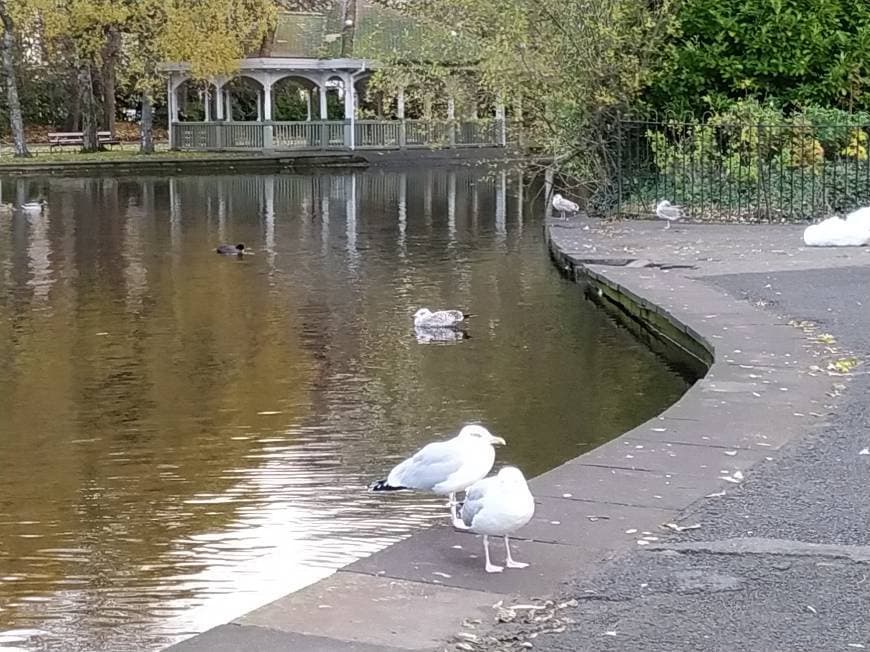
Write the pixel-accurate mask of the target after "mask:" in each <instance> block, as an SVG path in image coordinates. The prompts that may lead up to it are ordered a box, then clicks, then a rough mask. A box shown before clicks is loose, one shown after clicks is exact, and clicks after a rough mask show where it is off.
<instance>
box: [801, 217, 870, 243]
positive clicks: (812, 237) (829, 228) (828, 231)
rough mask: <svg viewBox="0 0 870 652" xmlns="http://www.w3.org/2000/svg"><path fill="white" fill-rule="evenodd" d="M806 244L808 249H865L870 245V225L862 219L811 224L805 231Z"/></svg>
mask: <svg viewBox="0 0 870 652" xmlns="http://www.w3.org/2000/svg"><path fill="white" fill-rule="evenodd" d="M804 244H805V245H807V246H808V247H863V246H865V245H868V244H870V225H865V224H864V223H863V221H862V220H861V219H854V218H853V219H852V220H849V219H848V218H847V219H845V220H843V219H840V218H839V217H837V216H836V215H835V216H834V217H829V218H828V219H826V220H824V221H822V222H819V223H818V224H811V225H810V226H808V227H807V228H806V229H805V230H804Z"/></svg>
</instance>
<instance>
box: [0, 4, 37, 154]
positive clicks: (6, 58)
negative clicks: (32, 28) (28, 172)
mask: <svg viewBox="0 0 870 652" xmlns="http://www.w3.org/2000/svg"><path fill="white" fill-rule="evenodd" d="M0 21H2V22H3V38H2V40H0V49H2V51H3V52H2V59H3V77H4V78H5V80H6V97H7V102H8V104H9V107H8V108H9V126H10V128H11V130H12V144H13V149H14V151H15V156H18V157H28V156H30V152H29V151H28V149H27V141H26V139H25V135H24V118H23V117H22V115H21V102H20V101H19V99H18V80H17V79H16V76H15V57H14V48H15V24H14V22H13V20H12V16H11V15H10V13H9V8H8V7H7V6H6V0H0Z"/></svg>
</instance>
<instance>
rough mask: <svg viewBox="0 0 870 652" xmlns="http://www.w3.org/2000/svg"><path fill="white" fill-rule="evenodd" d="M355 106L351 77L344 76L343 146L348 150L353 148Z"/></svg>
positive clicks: (354, 93)
mask: <svg viewBox="0 0 870 652" xmlns="http://www.w3.org/2000/svg"><path fill="white" fill-rule="evenodd" d="M355 105H356V92H355V89H354V86H353V76H352V75H349V74H348V75H345V77H344V120H345V123H346V124H345V126H344V146H345V147H348V148H350V149H354V148H355V143H354V136H355V134H354V127H355V125H354V116H355V113H354V108H355Z"/></svg>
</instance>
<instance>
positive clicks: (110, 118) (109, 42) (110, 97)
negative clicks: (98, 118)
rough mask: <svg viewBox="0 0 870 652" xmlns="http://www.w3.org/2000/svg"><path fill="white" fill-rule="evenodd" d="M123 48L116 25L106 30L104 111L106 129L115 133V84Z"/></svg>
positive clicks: (103, 75)
mask: <svg viewBox="0 0 870 652" xmlns="http://www.w3.org/2000/svg"><path fill="white" fill-rule="evenodd" d="M120 48H121V32H120V31H119V30H118V27H117V26H116V25H112V26H110V27H109V28H108V30H107V31H106V44H105V45H104V46H103V70H102V78H103V84H102V86H103V111H104V113H105V117H104V122H105V125H106V129H107V130H108V131H111V132H112V136H114V135H115V115H116V103H115V86H116V83H115V82H116V76H117V75H116V68H117V64H118V52H119V51H120Z"/></svg>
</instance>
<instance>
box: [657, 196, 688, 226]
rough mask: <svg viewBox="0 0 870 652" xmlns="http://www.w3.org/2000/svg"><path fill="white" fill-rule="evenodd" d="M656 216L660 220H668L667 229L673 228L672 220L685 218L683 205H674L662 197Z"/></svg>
mask: <svg viewBox="0 0 870 652" xmlns="http://www.w3.org/2000/svg"><path fill="white" fill-rule="evenodd" d="M656 217H658V218H659V219H660V220H667V223H666V224H665V230H668V229H669V228H671V222H676V221H678V220H681V219H683V217H684V214H683V208H682V207H681V206H674V205H673V204H671V202H669V201H668V200H667V199H662V200H661V201H660V202H659V203H658V204H656Z"/></svg>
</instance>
